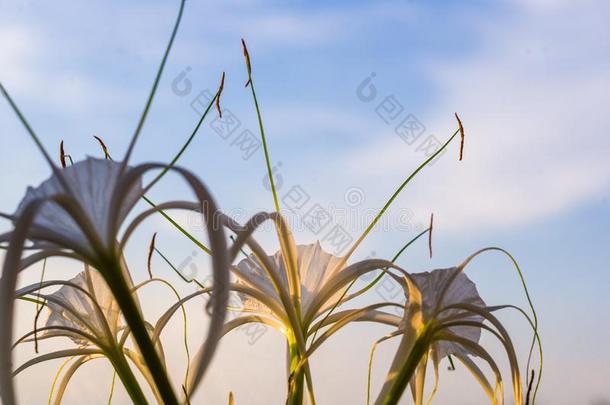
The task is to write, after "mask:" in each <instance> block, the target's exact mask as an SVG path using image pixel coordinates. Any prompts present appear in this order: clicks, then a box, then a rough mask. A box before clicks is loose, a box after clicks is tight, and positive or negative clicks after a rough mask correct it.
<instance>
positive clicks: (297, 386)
mask: <svg viewBox="0 0 610 405" xmlns="http://www.w3.org/2000/svg"><path fill="white" fill-rule="evenodd" d="M288 356H289V362H290V364H289V365H288V372H289V373H290V374H289V379H288V399H287V400H286V405H302V404H303V388H304V387H303V383H304V380H305V373H304V368H303V367H299V363H300V362H301V357H302V356H301V353H300V351H299V347H298V344H297V341H296V339H295V338H294V337H289V338H288ZM297 368H298V370H297V371H296V373H295V370H296V369H297Z"/></svg>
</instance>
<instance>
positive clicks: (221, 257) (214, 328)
mask: <svg viewBox="0 0 610 405" xmlns="http://www.w3.org/2000/svg"><path fill="white" fill-rule="evenodd" d="M165 167H166V166H165V165H160V164H144V165H139V166H136V167H134V168H133V169H131V170H129V171H127V173H125V176H124V178H123V179H121V181H120V182H119V183H117V185H116V187H115V197H116V199H113V201H112V206H113V207H115V208H116V207H121V206H123V204H122V201H121V197H120V196H121V195H124V194H127V192H128V191H129V190H131V188H132V187H133V185H134V184H136V183H137V182H138V181H141V178H142V175H143V174H144V173H145V172H147V171H148V170H152V169H155V168H165ZM171 170H173V171H176V172H177V173H179V174H180V175H181V176H182V177H183V178H184V179H185V180H186V182H187V183H188V184H189V186H190V188H191V189H192V190H193V192H194V193H195V195H196V196H197V199H198V201H199V203H200V204H201V207H202V208H203V217H204V220H205V223H206V229H207V234H208V238H209V240H210V245H211V249H212V252H214V254H213V255H212V269H213V274H214V285H215V287H214V290H213V294H212V298H211V300H210V302H209V303H208V305H209V308H212V309H213V311H212V318H211V321H210V327H209V329H208V335H207V338H206V341H205V343H204V344H203V346H202V348H201V349H200V352H199V354H198V356H197V362H196V363H195V368H194V370H193V373H192V374H191V376H190V377H191V378H190V379H189V385H188V386H187V391H188V392H189V394H190V393H192V392H193V391H194V390H195V389H196V388H197V386H198V385H199V383H200V381H201V379H202V378H203V375H204V374H205V371H206V369H207V366H208V364H209V362H210V361H211V359H212V357H213V355H214V352H215V350H216V346H217V345H218V340H219V339H220V337H221V336H222V326H223V324H224V318H225V316H226V311H227V301H228V299H229V289H228V285H229V272H228V268H229V263H230V262H229V258H228V255H227V247H226V239H225V234H224V229H223V228H222V227H218V226H217V222H216V218H217V216H218V214H219V213H220V211H219V210H218V208H217V206H216V203H215V202H214V200H213V198H212V196H211V194H210V193H209V191H208V190H207V188H206V187H205V186H204V185H203V184H202V183H201V182H200V181H199V180H198V179H197V178H196V177H195V176H194V175H193V174H191V173H190V172H189V171H187V170H185V169H182V168H179V167H172V168H171ZM111 212H112V211H111ZM118 225H119V223H118V221H114V223H113V224H110V226H114V227H116V228H114V229H113V228H110V229H111V231H114V232H113V234H116V230H117V229H118Z"/></svg>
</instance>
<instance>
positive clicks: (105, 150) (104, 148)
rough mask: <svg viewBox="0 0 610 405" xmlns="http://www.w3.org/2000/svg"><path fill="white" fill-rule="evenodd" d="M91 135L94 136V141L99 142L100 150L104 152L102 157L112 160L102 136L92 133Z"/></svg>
mask: <svg viewBox="0 0 610 405" xmlns="http://www.w3.org/2000/svg"><path fill="white" fill-rule="evenodd" d="M93 137H94V138H95V140H96V141H98V142H99V144H100V146H101V147H102V151H103V152H104V157H105V158H106V159H109V160H112V158H111V157H110V154H109V153H108V148H107V147H106V144H105V143H104V141H103V140H102V138H100V137H99V136H97V135H93Z"/></svg>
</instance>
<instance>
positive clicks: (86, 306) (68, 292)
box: [41, 269, 121, 346]
mask: <svg viewBox="0 0 610 405" xmlns="http://www.w3.org/2000/svg"><path fill="white" fill-rule="evenodd" d="M68 282H69V283H70V285H64V286H63V287H61V288H60V289H59V290H57V291H56V292H54V293H53V294H51V295H50V296H49V297H47V307H48V308H49V311H50V313H49V318H48V319H47V322H46V327H48V328H50V330H52V328H53V327H56V326H59V327H68V328H72V329H77V330H80V331H83V332H86V333H89V334H91V335H93V336H96V337H98V338H100V339H104V340H106V339H108V338H111V339H113V340H114V339H116V337H117V334H118V333H119V331H120V329H121V327H120V310H119V305H118V303H117V302H116V300H115V299H114V296H113V295H112V291H110V289H109V288H108V285H107V284H106V282H105V281H104V279H103V278H102V276H101V275H100V274H99V272H97V271H91V270H89V269H86V270H85V271H84V272H82V273H80V274H78V275H77V276H76V277H74V278H72V279H71V280H69V281H68ZM74 286H77V287H80V288H81V289H77V288H75V287H74ZM108 332H110V333H108ZM46 333H49V332H46ZM41 336H45V333H42V334H41ZM70 338H71V339H72V340H73V341H74V342H75V343H76V344H78V345H80V346H87V345H89V344H90V343H91V342H89V341H87V340H85V339H83V338H77V337H74V336H70Z"/></svg>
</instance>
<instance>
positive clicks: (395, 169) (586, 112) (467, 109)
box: [348, 5, 610, 230]
mask: <svg viewBox="0 0 610 405" xmlns="http://www.w3.org/2000/svg"><path fill="white" fill-rule="evenodd" d="M522 11H524V12H526V15H525V17H522V18H521V19H518V20H513V21H512V22H511V23H510V24H507V25H504V26H503V27H502V29H498V28H494V27H493V26H492V25H491V24H489V23H485V27H483V28H484V31H485V32H486V39H485V44H486V45H485V46H484V47H483V49H482V50H481V51H480V52H478V53H477V54H475V55H474V56H472V57H467V58H465V60H461V61H458V62H456V61H454V60H442V61H435V62H433V63H431V64H430V75H431V77H432V79H433V80H435V81H437V87H438V88H440V89H443V93H442V94H441V95H440V100H439V101H440V103H439V104H437V106H436V107H435V111H436V112H437V113H438V112H446V115H447V118H446V119H442V120H437V121H436V122H434V121H433V120H432V119H426V122H427V123H428V122H432V123H433V124H434V125H430V126H429V127H432V128H447V129H448V130H447V132H449V128H454V127H455V124H454V122H452V120H451V118H452V117H450V114H451V113H452V112H453V111H454V110H458V111H459V112H460V114H461V116H462V119H463V121H464V124H465V127H466V131H467V140H466V148H465V160H464V161H463V162H461V163H458V162H456V161H455V160H452V158H449V157H448V156H452V157H453V156H455V154H456V151H455V150H456V148H457V145H454V146H453V148H452V150H451V151H449V152H448V153H447V156H445V157H443V159H442V161H441V162H439V163H438V165H437V166H434V167H433V168H431V169H430V170H429V171H428V172H424V173H423V176H427V178H426V179H419V180H418V181H417V182H415V184H414V186H413V188H412V189H411V191H410V192H409V197H408V200H409V205H410V207H413V208H414V209H415V210H416V211H421V212H427V211H429V210H433V211H434V212H435V213H438V214H439V217H442V218H443V226H444V227H446V228H451V229H454V230H459V229H463V228H464V227H468V228H472V227H475V226H476V227H496V226H512V225H518V224H522V223H527V222H531V221H535V220H537V219H542V218H546V217H549V216H552V215H555V214H559V213H562V212H565V211H566V210H569V209H572V208H575V207H577V206H579V205H581V204H585V203H587V202H590V201H592V200H594V199H596V198H600V197H601V196H602V195H604V193H606V192H607V191H608V188H609V186H610V165H609V164H608V157H607V156H608V151H610V139H609V138H608V137H607V136H606V134H607V133H608V131H609V130H610V122H608V120H607V119H606V118H605V117H606V116H607V112H606V111H605V110H606V106H608V105H610V94H609V93H608V91H607V89H608V88H609V85H610V74H609V73H608V71H607V69H599V67H600V66H604V65H607V64H608V62H609V58H608V57H607V56H606V55H607V54H605V53H604V52H589V51H590V50H592V49H594V47H595V44H596V38H599V35H600V34H601V32H605V34H606V35H605V36H606V37H607V35H608V29H607V27H606V26H605V25H601V24H599V21H598V18H597V17H596V16H595V15H591V13H589V12H583V10H582V9H581V8H580V7H579V6H578V5H572V6H571V9H570V10H565V9H562V12H561V16H562V17H561V18H552V19H541V18H540V17H541V14H546V13H551V14H553V15H554V16H555V17H556V16H557V14H555V11H556V10H555V9H549V8H547V9H544V10H541V9H540V8H533V7H532V8H531V9H529V10H522ZM568 26H570V27H571V29H570V30H569V31H566V27H568ZM437 135H439V134H437ZM439 137H440V135H439ZM375 144H378V142H377V140H375ZM412 152H413V151H412V150H409V149H408V147H407V146H406V145H404V144H401V142H400V140H398V138H396V139H392V140H390V141H387V142H386V143H385V144H382V145H377V146H371V145H367V146H366V147H364V148H362V149H361V150H358V151H357V152H355V153H354V154H353V155H352V156H351V157H350V158H349V159H348V162H349V166H350V167H351V168H352V169H353V171H354V172H355V173H356V174H357V175H358V176H359V177H360V178H368V179H369V180H370V181H374V182H375V183H378V182H379V178H380V176H379V175H380V174H381V173H386V174H387V173H392V177H394V174H395V173H405V171H406V170H407V169H406V167H409V166H413V165H415V162H416V161H418V160H423V159H422V158H423V156H422V155H416V154H414V153H412ZM405 155H407V157H405ZM373 157H374V158H373ZM379 157H383V158H379ZM408 158H412V159H413V160H412V162H410V163H405V161H406V159H408ZM393 181H394V182H395V181H396V179H393ZM375 183H374V184H375ZM392 184H393V183H392ZM405 198H406V197H405Z"/></svg>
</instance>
